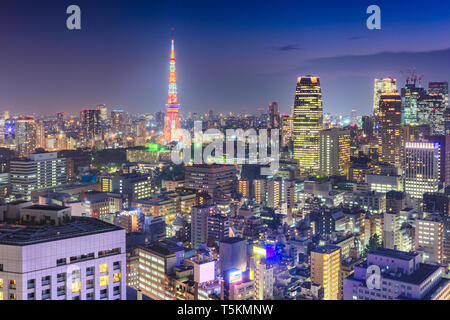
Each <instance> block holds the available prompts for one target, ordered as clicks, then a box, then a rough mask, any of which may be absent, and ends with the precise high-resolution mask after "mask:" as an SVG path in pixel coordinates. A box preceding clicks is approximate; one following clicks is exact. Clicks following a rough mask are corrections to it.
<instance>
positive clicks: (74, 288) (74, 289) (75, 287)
mask: <svg viewBox="0 0 450 320" xmlns="http://www.w3.org/2000/svg"><path fill="white" fill-rule="evenodd" d="M80 290H81V282H74V283H72V293H75V292H80Z"/></svg>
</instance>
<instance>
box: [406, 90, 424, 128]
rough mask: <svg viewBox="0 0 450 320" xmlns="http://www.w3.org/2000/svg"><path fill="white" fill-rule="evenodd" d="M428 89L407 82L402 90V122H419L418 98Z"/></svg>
mask: <svg viewBox="0 0 450 320" xmlns="http://www.w3.org/2000/svg"><path fill="white" fill-rule="evenodd" d="M425 93H426V90H425V89H424V88H421V87H416V83H415V82H412V83H406V85H405V87H404V88H402V90H401V96H402V123H403V124H415V123H417V100H418V99H419V96H420V95H422V94H425Z"/></svg>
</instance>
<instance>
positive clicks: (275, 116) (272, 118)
mask: <svg viewBox="0 0 450 320" xmlns="http://www.w3.org/2000/svg"><path fill="white" fill-rule="evenodd" d="M279 127H280V114H279V112H278V103H277V102H271V103H269V128H270V129H277V128H279Z"/></svg>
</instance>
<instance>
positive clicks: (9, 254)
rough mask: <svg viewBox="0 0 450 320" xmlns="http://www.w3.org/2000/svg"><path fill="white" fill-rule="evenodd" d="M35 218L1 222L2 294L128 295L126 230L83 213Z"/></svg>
mask: <svg viewBox="0 0 450 320" xmlns="http://www.w3.org/2000/svg"><path fill="white" fill-rule="evenodd" d="M43 207H44V206H39V211H41V212H42V211H45V210H44V208H43ZM49 207H51V208H50V211H52V210H53V211H55V210H56V209H57V208H56V207H55V206H49ZM52 208H53V209H52ZM65 208H66V207H59V209H61V210H62V211H64V209H65ZM31 210H32V209H31ZM61 210H59V212H61ZM29 211H30V209H29V208H28V210H25V212H24V213H23V214H27V213H28V214H29ZM57 211H58V210H57ZM43 214H45V213H43ZM38 221H39V223H40V224H37V223H36V224H32V225H25V226H17V225H2V226H1V227H0V229H1V230H0V300H119V299H121V300H125V299H126V257H125V255H126V249H125V230H123V229H121V228H119V227H116V226H114V225H111V224H108V223H106V222H103V221H101V220H97V219H93V218H85V217H71V218H69V220H68V219H63V222H62V223H60V224H59V225H52V224H50V223H49V224H42V219H39V220H38Z"/></svg>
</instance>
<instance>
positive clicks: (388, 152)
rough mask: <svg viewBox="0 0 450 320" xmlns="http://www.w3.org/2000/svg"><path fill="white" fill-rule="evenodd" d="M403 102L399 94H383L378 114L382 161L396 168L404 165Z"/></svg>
mask: <svg viewBox="0 0 450 320" xmlns="http://www.w3.org/2000/svg"><path fill="white" fill-rule="evenodd" d="M401 122H402V100H401V98H400V95H399V94H398V93H383V94H381V96H380V108H379V112H378V123H379V136H380V138H381V148H380V149H381V153H380V160H381V161H382V162H386V163H390V164H393V165H396V166H401V165H402V163H403V154H404V151H403V146H404V137H403V134H402V127H401Z"/></svg>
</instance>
